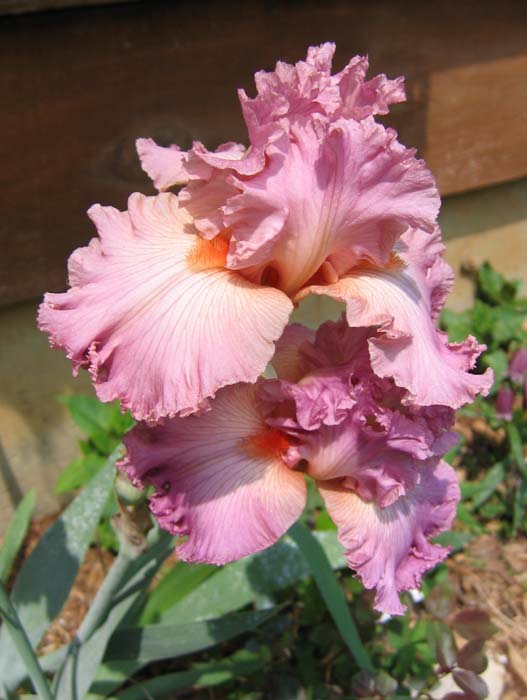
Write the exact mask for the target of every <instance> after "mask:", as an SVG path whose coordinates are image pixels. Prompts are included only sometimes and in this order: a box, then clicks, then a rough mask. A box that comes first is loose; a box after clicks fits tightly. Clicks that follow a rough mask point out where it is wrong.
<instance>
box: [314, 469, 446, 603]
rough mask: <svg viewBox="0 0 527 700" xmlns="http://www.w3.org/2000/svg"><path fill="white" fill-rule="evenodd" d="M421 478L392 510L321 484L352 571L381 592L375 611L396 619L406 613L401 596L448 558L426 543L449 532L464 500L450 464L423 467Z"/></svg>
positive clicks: (437, 547)
mask: <svg viewBox="0 0 527 700" xmlns="http://www.w3.org/2000/svg"><path fill="white" fill-rule="evenodd" d="M420 476H421V480H420V483H419V484H418V485H417V486H416V487H415V489H414V490H413V491H412V492H411V493H410V494H409V495H408V496H406V497H403V498H400V499H399V500H397V501H396V502H395V503H393V504H392V505H391V506H389V507H387V508H379V506H378V505H377V504H375V502H367V501H365V500H363V499H361V498H360V497H359V496H358V495H357V494H355V493H353V491H349V490H346V489H345V488H342V486H339V485H338V482H333V483H332V484H324V483H319V489H320V493H321V494H322V497H323V498H324V501H325V503H326V506H327V508H328V512H329V514H330V516H331V518H332V519H333V520H334V521H335V523H336V525H337V527H338V530H339V539H340V541H341V542H342V544H343V545H344V547H345V548H346V558H347V560H348V563H349V565H350V567H351V568H353V569H355V570H356V571H357V574H358V576H359V577H360V579H361V581H362V583H363V584H364V586H365V587H366V588H368V589H370V588H375V589H376V597H375V609H376V610H379V611H382V612H386V613H390V614H392V615H400V614H402V613H403V612H404V610H405V607H404V606H403V605H402V603H401V601H400V600H399V596H398V595H397V593H398V591H404V590H408V589H410V588H417V587H418V586H419V584H420V582H421V577H422V575H423V574H424V572H425V571H427V570H428V569H430V568H432V567H433V566H435V565H436V564H437V563H439V562H440V561H442V560H443V559H444V558H445V557H446V556H447V554H448V549H446V548H444V547H441V546H439V545H436V544H430V542H428V539H427V538H429V537H433V536H435V535H438V534H439V533H440V532H443V531H444V530H446V529H448V528H449V527H450V524H451V522H452V520H453V518H454V516H455V512H456V504H457V502H458V501H459V487H458V484H457V478H456V475H455V472H454V470H453V469H452V468H451V467H449V466H448V464H446V463H445V462H441V461H439V462H437V463H436V464H435V465H429V466H426V467H423V468H422V469H421V471H420Z"/></svg>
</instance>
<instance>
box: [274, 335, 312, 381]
mask: <svg viewBox="0 0 527 700" xmlns="http://www.w3.org/2000/svg"><path fill="white" fill-rule="evenodd" d="M314 339H315V331H314V330H312V329H311V328H306V326H302V325H301V324H300V323H291V324H289V325H288V326H286V328H285V330H284V332H283V333H282V336H281V337H280V338H279V339H278V341H277V343H276V350H275V354H274V357H273V359H272V362H271V364H272V365H273V367H274V370H275V372H276V375H277V377H278V378H279V379H287V380H288V381H290V382H297V381H298V380H299V379H302V377H303V376H304V375H305V374H307V372H308V371H309V369H310V362H309V360H308V359H307V358H306V357H305V355H304V354H303V353H302V347H303V346H305V345H306V344H308V343H311V342H312V341H313V340H314Z"/></svg>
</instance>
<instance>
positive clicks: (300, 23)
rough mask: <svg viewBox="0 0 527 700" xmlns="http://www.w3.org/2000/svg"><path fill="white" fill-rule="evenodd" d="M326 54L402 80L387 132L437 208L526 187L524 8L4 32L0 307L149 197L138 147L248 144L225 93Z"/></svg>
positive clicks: (332, 10) (130, 7)
mask: <svg viewBox="0 0 527 700" xmlns="http://www.w3.org/2000/svg"><path fill="white" fill-rule="evenodd" d="M439 7H440V8H441V9H440V11H438V8H439ZM325 40H333V41H336V42H337V47H338V50H337V56H336V65H337V67H340V66H341V65H342V64H343V63H344V61H345V60H346V59H347V58H348V57H349V56H351V55H353V54H355V53H369V54H370V57H371V63H372V71H371V72H372V74H375V72H385V73H387V74H388V75H389V76H392V77H394V76H396V75H400V74H405V75H406V76H407V86H408V94H409V101H408V103H407V104H405V105H400V106H397V107H396V108H395V109H394V111H393V113H392V115H390V117H389V118H388V119H387V120H385V121H387V123H390V124H391V125H394V126H395V127H396V128H397V129H398V130H399V132H400V137H401V139H402V141H403V142H405V143H408V144H409V145H416V146H418V147H419V152H420V154H421V155H423V156H425V157H428V158H429V159H430V164H431V166H432V168H433V170H434V172H435V174H436V177H437V178H438V182H439V185H440V188H441V190H442V193H443V194H448V193H453V192H461V191H464V190H467V189H472V188H475V187H481V186H484V185H487V184H490V183H494V182H500V181H505V180H509V179H511V178H517V177H519V176H521V175H522V174H524V173H525V172H526V170H527V165H526V163H527V149H526V148H525V123H526V122H525V114H526V111H527V96H526V94H525V82H526V81H525V58H526V57H527V3H525V2H523V1H517V0H510V1H509V2H505V1H504V2H501V3H496V2H494V1H492V0H478V1H477V2H476V1H473V0H465V1H464V2H462V3H459V2H456V3H454V2H450V1H449V0H448V1H444V2H441V3H423V2H413V1H408V0H391V1H390V0H377V1H376V2H366V1H364V2H361V1H359V0H356V1H354V2H349V1H348V2H343V1H339V2H336V1H335V2H330V3H328V4H327V5H325V6H322V5H321V4H319V3H315V2H289V3H274V2H269V1H267V2H264V1H263V0H260V1H255V2H251V3H243V4H242V3H237V2H236V3H235V2H223V3H215V2H209V3H206V2H202V3H195V2H154V1H153V0H151V1H149V2H140V3H134V4H124V5H115V6H106V7H100V8H83V9H70V10H62V11H57V12H41V13H37V14H32V15H24V16H17V17H2V18H0V129H1V131H0V134H1V140H0V159H1V160H0V162H1V163H2V169H1V174H0V192H1V197H2V216H1V217H0V251H1V252H0V303H3V304H7V303H12V302H15V301H18V300H22V299H28V298H34V297H38V296H39V295H41V294H42V293H43V292H44V291H45V290H46V289H53V290H60V289H63V288H64V286H65V267H66V265H65V263H66V258H67V256H68V254H69V253H70V252H71V251H72V250H73V249H74V248H75V247H76V246H78V245H81V244H84V243H86V241H87V240H88V239H89V238H90V236H91V235H92V234H93V232H92V229H91V226H90V224H89V222H88V220H87V218H86V216H85V213H84V212H85V211H86V209H87V208H88V206H89V205H90V204H91V203H93V202H97V201H99V202H102V203H104V204H112V205H114V206H118V207H124V206H125V205H126V197H127V194H128V193H129V192H131V191H134V190H137V189H139V190H141V191H143V192H151V191H153V190H152V189H151V187H150V185H149V183H148V182H147V180H146V178H145V177H144V176H143V175H142V173H141V171H140V169H139V167H138V165H137V161H136V157H135V153H134V150H133V142H134V139H135V137H137V136H153V137H155V138H157V139H158V140H160V141H161V142H166V143H168V142H170V141H175V142H178V143H179V144H180V145H181V146H183V147H185V146H188V145H189V144H190V143H191V140H192V138H197V139H200V140H203V141H204V142H205V143H206V144H207V145H208V146H209V147H213V146H215V145H216V144H218V143H221V142H222V141H226V140H234V139H235V140H240V141H244V140H245V139H246V135H245V129H244V126H243V122H242V120H241V117H240V113H239V107H238V103H237V99H236V88H237V87H240V86H242V87H245V88H246V89H247V90H248V91H249V92H253V91H254V88H253V82H252V75H253V73H254V70H255V69H257V68H267V69H270V68H272V66H273V65H274V62H275V60H276V59H277V58H282V59H285V60H288V61H294V60H298V59H299V58H301V57H303V56H304V55H305V50H306V47H307V45H309V44H317V43H321V42H322V41H325ZM522 80H523V83H522Z"/></svg>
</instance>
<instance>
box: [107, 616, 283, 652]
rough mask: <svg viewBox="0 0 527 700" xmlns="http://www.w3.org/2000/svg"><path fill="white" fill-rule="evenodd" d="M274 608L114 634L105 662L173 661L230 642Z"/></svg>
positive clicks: (249, 629)
mask: <svg viewBox="0 0 527 700" xmlns="http://www.w3.org/2000/svg"><path fill="white" fill-rule="evenodd" d="M275 612H276V608H273V609H271V610H264V611H255V612H252V611H251V612H241V613H232V614H231V615H226V616H224V617H221V618H217V619H213V620H203V621H202V622H190V623H187V624H184V625H149V626H147V627H130V628H123V629H119V630H117V631H116V633H115V634H114V635H113V637H112V639H111V640H110V644H109V645H108V648H107V651H106V655H105V661H106V662H108V661H134V662H138V663H140V664H141V665H143V664H147V663H150V662H151V661H160V660H161V659H175V658H178V657H180V656H186V655H188V654H193V653H195V652H197V651H202V650H203V649H208V648H210V647H213V646H215V645H216V644H219V643H220V642H224V641H226V640H227V639H232V637H236V636H238V635H240V634H244V633H245V632H251V631H253V630H254V628H255V627H257V626H258V625H260V624H261V623H262V622H264V621H265V620H268V619H269V618H270V617H271V616H272V615H274V614H275Z"/></svg>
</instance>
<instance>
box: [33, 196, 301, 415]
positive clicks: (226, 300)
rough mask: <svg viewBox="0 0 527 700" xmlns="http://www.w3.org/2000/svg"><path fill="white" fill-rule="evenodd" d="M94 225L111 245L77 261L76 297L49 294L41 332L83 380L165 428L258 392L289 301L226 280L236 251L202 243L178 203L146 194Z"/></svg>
mask: <svg viewBox="0 0 527 700" xmlns="http://www.w3.org/2000/svg"><path fill="white" fill-rule="evenodd" d="M89 213H90V216H91V218H92V219H93V221H94V223H95V224H96V226H97V229H98V232H99V235H100V240H99V241H95V243H93V242H92V244H90V246H88V247H87V248H83V249H80V250H79V251H77V252H76V253H75V254H74V256H73V261H72V264H71V265H70V276H71V277H72V281H73V282H74V284H76V285H77V286H74V287H73V288H72V289H70V290H69V291H68V292H67V293H65V294H47V295H46V296H45V298H44V304H43V305H42V306H41V309H40V313H39V323H40V327H41V329H42V330H44V331H47V332H48V333H50V334H51V340H52V343H53V345H55V346H58V347H61V348H64V349H65V350H66V351H67V353H68V356H69V357H70V359H72V361H73V363H74V367H75V369H78V368H79V367H88V368H89V369H90V372H91V373H92V375H93V380H94V384H95V389H96V392H97V395H98V396H99V398H100V399H101V400H102V401H111V400H113V399H115V398H118V399H120V400H121V401H122V404H123V407H125V408H129V409H130V410H131V411H132V413H133V415H134V416H135V417H136V418H137V419H140V420H141V419H143V420H157V419H159V418H161V417H163V416H173V415H176V414H178V413H188V412H193V411H195V410H198V409H199V408H200V407H201V406H202V405H203V402H204V400H205V399H206V398H208V397H211V396H213V395H214V393H215V392H216V391H217V389H219V388H220V387H221V386H224V385H227V384H234V383H236V382H240V381H247V382H254V381H256V379H257V377H258V375H259V374H260V373H261V372H263V370H264V369H265V366H266V365H267V363H268V362H269V360H270V359H271V357H272V355H273V351H274V341H276V340H277V339H278V338H279V337H280V335H281V333H282V330H283V328H284V326H285V325H286V323H287V320H288V317H289V314H290V312H291V310H292V304H291V302H290V300H289V299H288V298H287V297H286V296H285V295H284V294H282V293H281V292H280V291H278V290H276V289H273V288H270V287H258V286H255V285H253V284H252V283H251V282H248V281H247V280H245V279H243V278H242V277H241V276H240V275H239V274H237V273H233V272H231V271H229V270H227V269H225V267H224V266H223V265H224V262H225V255H226V248H227V244H226V243H225V241H223V239H221V238H218V239H214V240H213V241H210V242H209V241H205V240H202V239H201V238H199V237H198V236H197V235H196V234H195V233H192V231H193V230H194V229H193V227H192V220H191V219H190V218H189V217H188V215H186V214H185V213H184V212H182V211H181V210H180V209H178V205H177V198H176V197H175V195H172V194H168V193H167V194H161V195H158V196H157V197H143V196H142V195H137V194H136V195H132V197H131V198H130V200H129V212H125V213H121V212H118V211H116V210H115V209H112V208H103V207H100V206H95V207H92V209H91V210H90V212H89Z"/></svg>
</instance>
